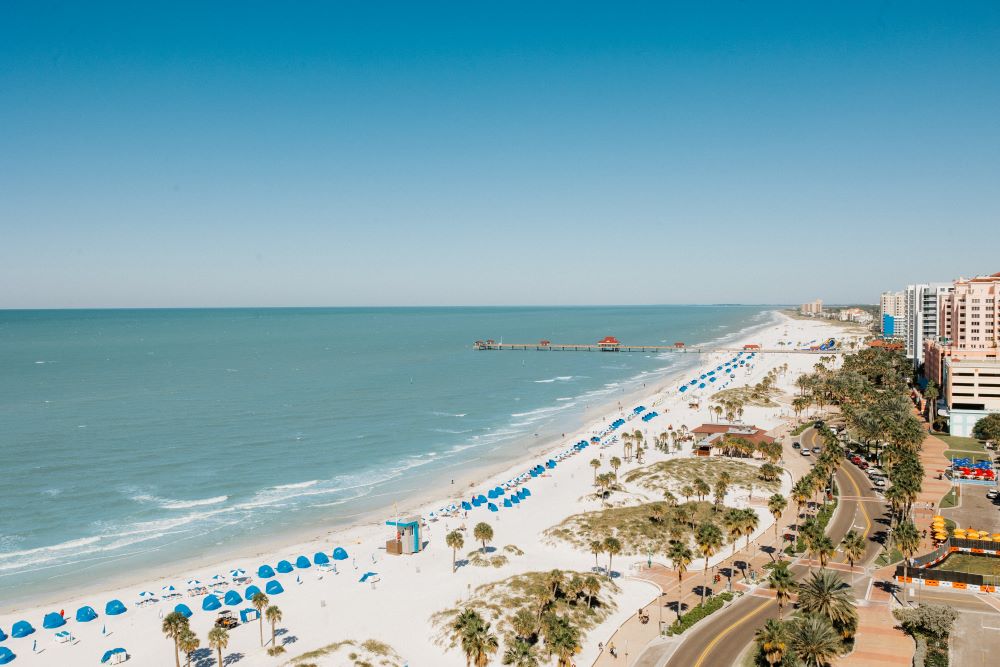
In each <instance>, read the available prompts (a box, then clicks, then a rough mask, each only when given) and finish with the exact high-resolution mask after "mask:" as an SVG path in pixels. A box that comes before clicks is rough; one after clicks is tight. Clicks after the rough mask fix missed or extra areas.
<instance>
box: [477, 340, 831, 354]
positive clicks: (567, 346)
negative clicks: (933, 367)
mask: <svg viewBox="0 0 1000 667" xmlns="http://www.w3.org/2000/svg"><path fill="white" fill-rule="evenodd" d="M473 349H476V350H519V351H526V350H537V351H539V352H655V353H660V352H676V353H678V354H716V353H718V352H727V353H729V352H757V353H759V354H815V355H825V354H844V350H840V349H838V348H837V347H836V342H835V341H834V340H833V339H832V338H831V339H830V340H828V341H825V342H824V343H823V344H822V345H815V346H812V347H807V348H796V347H794V346H792V345H790V344H789V345H788V346H783V347H777V348H762V347H761V346H760V345H742V346H739V347H715V346H712V347H708V346H692V347H689V346H687V345H685V344H684V343H674V344H673V345H631V344H625V343H622V342H621V341H619V340H618V339H617V338H615V337H614V336H606V337H605V338H603V339H601V340H599V341H598V342H596V343H553V342H551V341H548V340H540V341H538V342H537V343H503V342H499V343H498V342H497V341H495V340H492V339H490V340H477V341H476V342H475V343H473Z"/></svg>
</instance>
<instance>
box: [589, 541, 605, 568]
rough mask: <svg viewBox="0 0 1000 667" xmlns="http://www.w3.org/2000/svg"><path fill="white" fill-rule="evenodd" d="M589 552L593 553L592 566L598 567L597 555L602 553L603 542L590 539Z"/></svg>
mask: <svg viewBox="0 0 1000 667" xmlns="http://www.w3.org/2000/svg"><path fill="white" fill-rule="evenodd" d="M590 553H592V554H594V568H595V569H596V568H598V567H599V565H598V564H597V557H598V556H599V555H601V554H602V553H604V542H601V541H600V540H591V541H590Z"/></svg>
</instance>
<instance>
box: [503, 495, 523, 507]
mask: <svg viewBox="0 0 1000 667" xmlns="http://www.w3.org/2000/svg"><path fill="white" fill-rule="evenodd" d="M507 503H511V504H514V505H520V504H521V496H519V495H516V494H515V495H513V496H511V497H510V498H509V499H508V500H507V501H506V502H505V503H504V504H505V505H506V504H507Z"/></svg>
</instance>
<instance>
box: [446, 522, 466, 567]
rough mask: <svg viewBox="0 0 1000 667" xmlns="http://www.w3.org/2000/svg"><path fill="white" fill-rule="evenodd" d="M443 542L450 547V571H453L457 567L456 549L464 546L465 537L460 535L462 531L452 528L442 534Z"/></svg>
mask: <svg viewBox="0 0 1000 667" xmlns="http://www.w3.org/2000/svg"><path fill="white" fill-rule="evenodd" d="M444 543H445V544H447V545H448V546H449V547H451V571H452V572H455V571H456V570H457V569H458V561H457V560H456V558H457V557H458V550H459V549H461V548H462V547H464V546H465V538H464V537H463V536H462V531H459V530H453V531H451V532H450V533H448V534H447V535H445V536H444Z"/></svg>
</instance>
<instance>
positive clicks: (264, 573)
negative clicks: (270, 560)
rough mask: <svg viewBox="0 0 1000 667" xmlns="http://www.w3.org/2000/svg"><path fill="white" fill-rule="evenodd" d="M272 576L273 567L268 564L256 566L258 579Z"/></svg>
mask: <svg viewBox="0 0 1000 667" xmlns="http://www.w3.org/2000/svg"><path fill="white" fill-rule="evenodd" d="M273 576H274V568H273V567H271V566H270V565H261V566H260V567H258V568H257V578H258V579H270V578H271V577H273Z"/></svg>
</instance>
